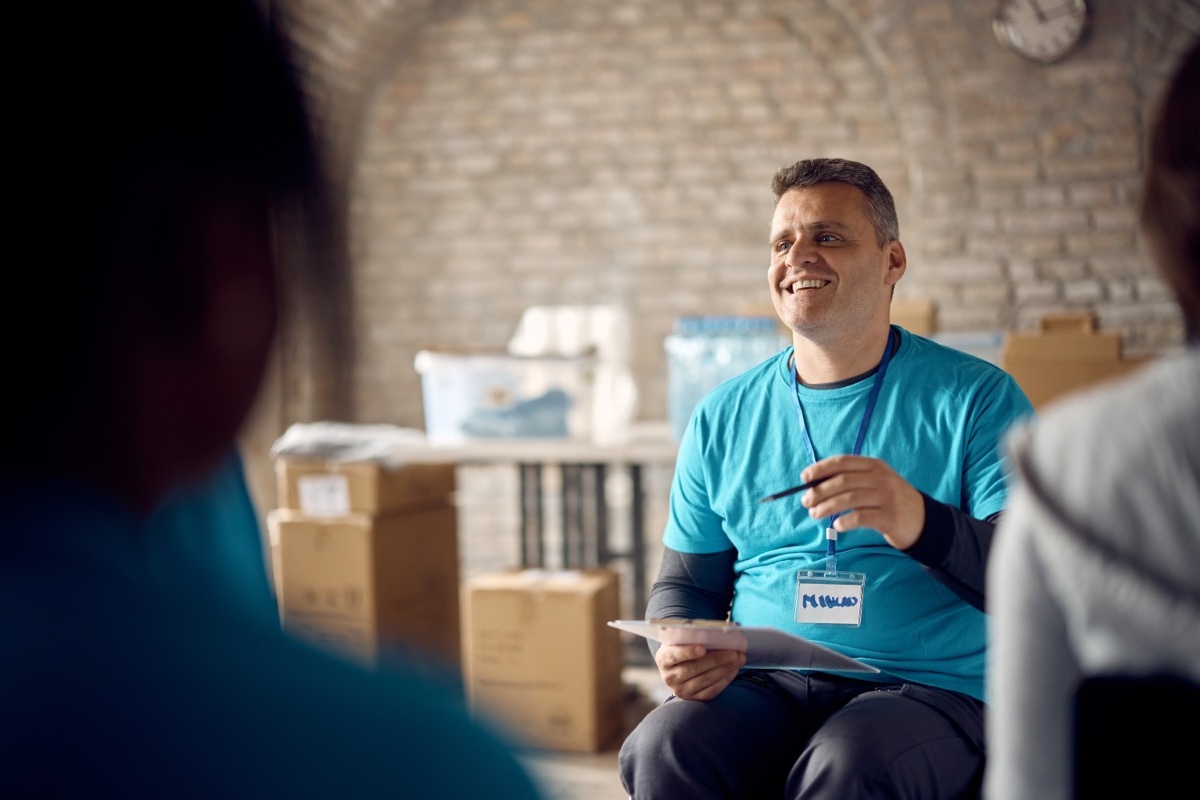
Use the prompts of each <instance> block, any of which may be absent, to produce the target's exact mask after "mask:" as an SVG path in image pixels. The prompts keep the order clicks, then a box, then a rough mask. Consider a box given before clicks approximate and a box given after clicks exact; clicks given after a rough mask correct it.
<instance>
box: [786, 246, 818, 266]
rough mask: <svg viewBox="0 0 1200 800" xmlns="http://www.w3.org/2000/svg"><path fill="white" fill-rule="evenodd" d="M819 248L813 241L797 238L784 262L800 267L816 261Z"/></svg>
mask: <svg viewBox="0 0 1200 800" xmlns="http://www.w3.org/2000/svg"><path fill="white" fill-rule="evenodd" d="M816 258H817V248H816V246H815V244H814V243H813V242H810V241H805V240H804V239H796V240H795V241H794V242H793V243H792V246H791V247H789V248H788V252H787V257H786V258H784V260H783V262H784V264H786V265H787V266H789V267H798V266H803V265H805V264H811V263H813V262H814V261H816Z"/></svg>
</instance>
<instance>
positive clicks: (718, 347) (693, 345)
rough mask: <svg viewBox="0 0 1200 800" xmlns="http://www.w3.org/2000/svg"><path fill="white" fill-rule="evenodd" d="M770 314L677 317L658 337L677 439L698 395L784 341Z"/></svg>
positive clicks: (758, 360) (776, 349)
mask: <svg viewBox="0 0 1200 800" xmlns="http://www.w3.org/2000/svg"><path fill="white" fill-rule="evenodd" d="M788 342H789V340H788V338H787V337H786V336H784V335H783V333H782V332H781V331H780V329H779V324H778V321H777V320H776V319H775V318H774V317H748V316H724V317H680V318H679V319H677V320H676V321H675V330H674V332H673V333H672V334H671V335H670V336H668V337H667V338H666V339H665V340H664V343H663V344H664V347H665V349H666V351H667V396H668V405H669V407H668V410H667V416H668V419H669V421H670V423H671V435H672V436H674V437H675V440H676V441H678V440H679V438H680V437H681V436H682V435H683V431H684V429H685V428H686V427H687V424H688V420H689V419H691V416H692V410H693V409H695V407H696V403H698V402H699V401H700V398H702V397H704V395H706V394H708V393H709V392H710V391H712V390H713V389H715V388H716V387H717V386H718V385H719V384H721V383H722V382H724V381H726V380H729V379H730V378H732V377H734V376H735V375H739V374H741V373H742V372H745V371H746V370H748V369H750V368H751V367H753V366H755V365H757V364H759V363H761V362H763V361H765V360H766V359H768V358H770V357H771V356H773V355H775V354H776V353H778V352H779V351H780V350H782V349H783V348H784V347H786V346H787V345H788Z"/></svg>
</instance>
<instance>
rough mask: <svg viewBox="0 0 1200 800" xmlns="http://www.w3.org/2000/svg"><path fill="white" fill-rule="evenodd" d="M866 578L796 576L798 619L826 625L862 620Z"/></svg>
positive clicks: (798, 620) (855, 622) (857, 623)
mask: <svg viewBox="0 0 1200 800" xmlns="http://www.w3.org/2000/svg"><path fill="white" fill-rule="evenodd" d="M862 602H863V581H862V580H861V578H859V579H858V580H855V579H853V578H852V579H850V580H845V581H842V580H830V579H828V578H821V577H814V578H806V577H805V576H803V575H801V576H798V577H797V579H796V621H797V622H812V623H820V624H824V625H860V624H861V623H862Z"/></svg>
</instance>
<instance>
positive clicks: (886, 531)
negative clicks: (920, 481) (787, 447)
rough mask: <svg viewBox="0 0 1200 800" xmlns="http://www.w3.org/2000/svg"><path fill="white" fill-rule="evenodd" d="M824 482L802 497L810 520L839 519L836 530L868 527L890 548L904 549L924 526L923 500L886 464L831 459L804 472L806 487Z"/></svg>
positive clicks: (862, 458) (862, 459) (859, 458)
mask: <svg viewBox="0 0 1200 800" xmlns="http://www.w3.org/2000/svg"><path fill="white" fill-rule="evenodd" d="M818 478H827V480H826V481H824V482H823V483H821V484H820V485H819V486H814V487H813V488H812V489H809V490H808V491H807V492H805V493H804V494H803V495H801V497H800V504H801V505H803V506H804V507H805V508H807V509H808V515H809V516H810V517H812V518H813V519H827V518H828V517H831V516H833V515H834V514H841V516H839V517H838V518H837V521H836V522H834V524H833V527H834V528H835V529H837V530H838V531H839V532H840V531H848V530H853V529H854V528H872V529H874V530H877V531H879V532H880V533H882V534H883V538H885V539H887V541H888V544H890V545H891V546H892V547H895V548H897V549H898V550H907V549H908V548H910V547H912V546H913V545H914V544H916V541H917V539H919V538H920V537H921V530H922V529H923V528H924V527H925V500H924V499H923V498H922V497H921V493H920V492H918V491H917V490H916V489H914V488H913V487H912V486H911V485H910V484H909V483H908V481H906V480H904V478H901V477H900V476H899V475H897V474H896V471H895V470H893V469H892V468H891V467H890V466H888V464H887V462H884V461H880V460H879V459H877V458H868V457H866V456H831V457H829V458H823V459H821V460H820V461H818V462H817V463H815V464H812V465H811V466H809V467H806V468H805V469H804V471H802V472H801V473H800V480H801V481H804V482H808V481H812V480H816V479H818Z"/></svg>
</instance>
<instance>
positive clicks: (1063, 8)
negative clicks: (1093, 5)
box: [1041, 3, 1075, 22]
mask: <svg viewBox="0 0 1200 800" xmlns="http://www.w3.org/2000/svg"><path fill="white" fill-rule="evenodd" d="M1073 13H1075V9H1074V8H1073V7H1072V6H1070V5H1068V4H1066V3H1064V4H1062V5H1058V6H1055V7H1054V8H1052V9H1050V10H1049V11H1046V12H1043V13H1042V17H1041V19H1042V22H1046V21H1048V20H1052V19H1058V18H1059V17H1061V16H1063V15H1064V14H1073Z"/></svg>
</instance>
